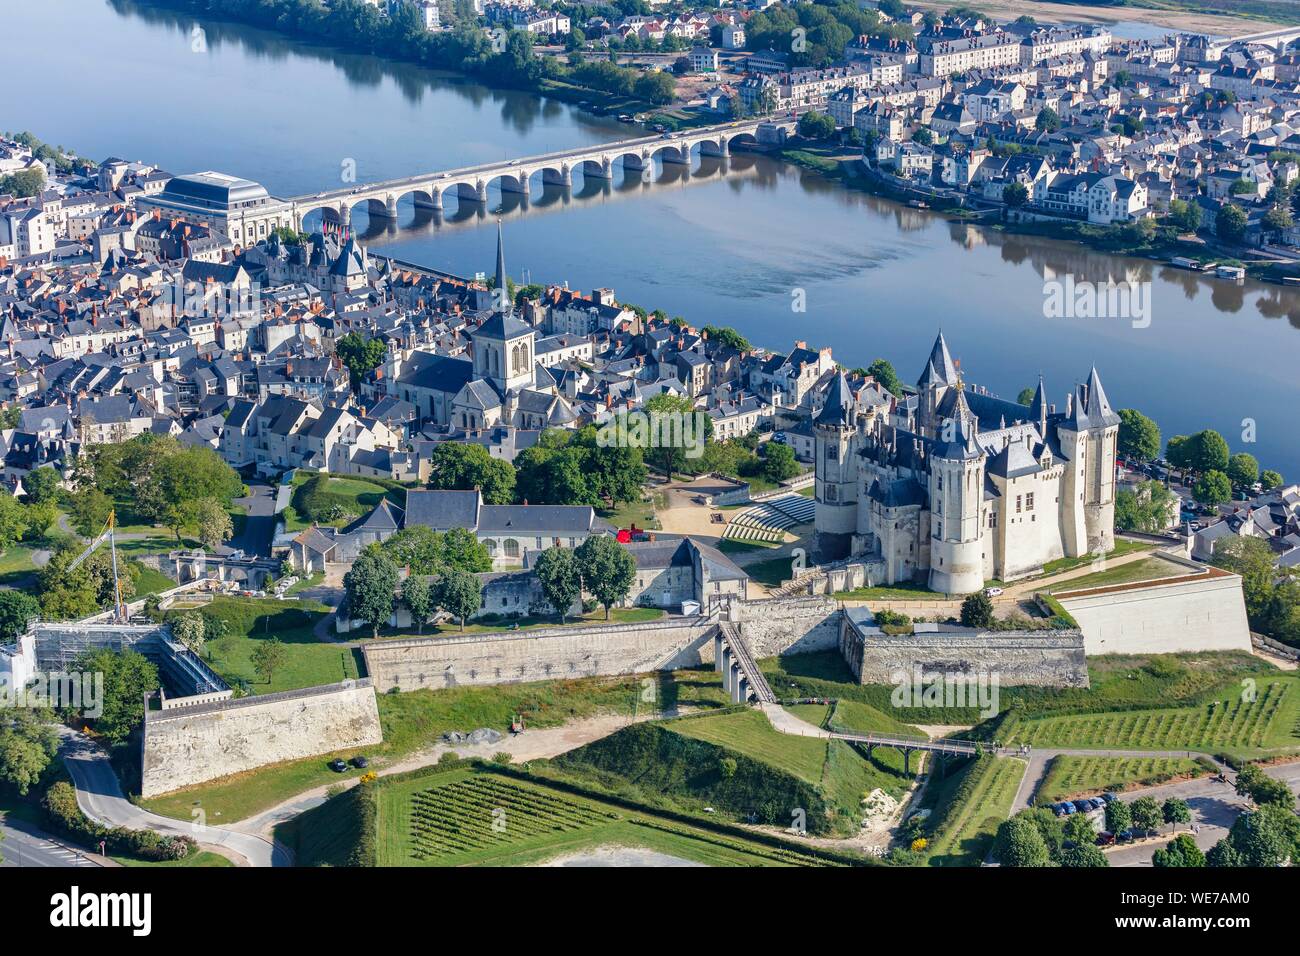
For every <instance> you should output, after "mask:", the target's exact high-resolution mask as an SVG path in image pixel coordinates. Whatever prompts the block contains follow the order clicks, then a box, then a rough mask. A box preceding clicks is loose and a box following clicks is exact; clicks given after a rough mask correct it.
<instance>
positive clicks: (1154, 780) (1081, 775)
mask: <svg viewBox="0 0 1300 956" xmlns="http://www.w3.org/2000/svg"><path fill="white" fill-rule="evenodd" d="M1208 772H1210V771H1209V767H1208V766H1206V765H1204V764H1201V763H1199V762H1198V761H1196V760H1193V759H1189V758H1187V757H1072V756H1060V757H1057V758H1056V759H1054V760H1053V761H1052V764H1051V766H1050V767H1048V768H1047V775H1046V776H1045V777H1044V778H1043V783H1042V785H1041V786H1040V787H1039V789H1038V793H1037V795H1036V798H1035V802H1036V803H1038V804H1043V803H1054V802H1056V801H1058V800H1068V799H1070V798H1071V797H1079V796H1093V795H1096V794H1097V793H1100V792H1101V791H1102V790H1123V789H1124V788H1126V787H1129V786H1153V785H1155V784H1158V783H1164V782H1165V781H1167V780H1172V779H1174V778H1175V777H1182V776H1191V775H1194V774H1203V773H1208Z"/></svg>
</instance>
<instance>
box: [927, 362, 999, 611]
mask: <svg viewBox="0 0 1300 956" xmlns="http://www.w3.org/2000/svg"><path fill="white" fill-rule="evenodd" d="M956 387H957V388H958V389H959V391H958V394H957V400H956V402H955V404H954V407H953V414H952V416H951V417H949V418H946V419H945V420H944V421H943V422H942V423H941V424H940V425H939V428H938V435H937V436H936V439H935V443H934V446H933V450H932V451H931V454H930V589H931V590H933V591H942V592H944V593H946V594H969V593H970V592H972V591H978V590H979V589H980V588H982V587H983V586H984V555H983V551H982V548H983V544H982V542H981V534H982V529H981V527H980V504H981V502H982V501H983V499H984V464H985V461H986V456H985V454H984V450H983V449H982V448H981V447H980V446H979V443H978V442H976V441H975V433H976V429H977V427H978V426H977V425H976V421H975V416H974V415H973V414H971V411H970V408H969V406H967V404H966V396H965V392H964V391H960V389H961V388H962V386H961V383H960V382H958V383H957V385H956Z"/></svg>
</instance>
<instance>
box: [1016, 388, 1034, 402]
mask: <svg viewBox="0 0 1300 956" xmlns="http://www.w3.org/2000/svg"><path fill="white" fill-rule="evenodd" d="M1035 394H1037V390H1036V389H1032V388H1022V389H1021V390H1020V391H1019V392H1018V393H1017V394H1016V404H1017V405H1032V404H1033V403H1034V395H1035Z"/></svg>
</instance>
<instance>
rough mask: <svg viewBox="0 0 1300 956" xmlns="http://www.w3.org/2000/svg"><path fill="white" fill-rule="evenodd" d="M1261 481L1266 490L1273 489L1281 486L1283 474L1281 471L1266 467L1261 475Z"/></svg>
mask: <svg viewBox="0 0 1300 956" xmlns="http://www.w3.org/2000/svg"><path fill="white" fill-rule="evenodd" d="M1259 483H1260V485H1261V486H1262V487H1263V489H1264V490H1265V491H1272V490H1273V489H1274V488H1277V487H1279V486H1281V484H1282V475H1281V473H1280V472H1276V471H1273V470H1272V469H1266V470H1265V471H1264V473H1263V474H1261V475H1260V476H1259Z"/></svg>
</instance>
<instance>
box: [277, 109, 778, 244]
mask: <svg viewBox="0 0 1300 956" xmlns="http://www.w3.org/2000/svg"><path fill="white" fill-rule="evenodd" d="M797 119H798V114H797V112H796V113H792V114H786V115H784V116H782V117H779V118H772V117H767V118H764V119H750V120H736V121H734V122H730V123H721V124H718V125H715V126H702V127H698V128H696V129H690V130H684V131H682V132H680V133H665V134H662V135H653V136H638V137H635V138H633V139H626V140H619V141H617V142H613V143H602V144H598V145H595V146H579V147H575V148H573V149H565V150H560V151H558V152H551V153H544V154H542V155H540V156H527V157H524V158H522V159H515V160H503V161H500V162H492V163H479V164H477V165H474V166H463V167H460V168H457V169H449V170H446V171H444V172H431V173H422V174H419V175H416V176H405V177H402V178H400V179H390V180H385V181H383V182H378V183H369V184H366V185H362V186H353V187H350V188H345V189H333V190H326V191H324V192H319V193H316V194H315V195H309V196H294V197H291V198H289V199H287V200H285V201H286V202H289V203H292V206H293V222H294V227H295V228H297V229H299V230H301V229H302V226H303V222H304V221H305V220H306V218H307V216H309V215H310V214H311V213H313V212H317V211H322V212H323V215H324V216H325V217H326V218H328V219H330V220H331V221H334V222H337V223H341V224H347V223H349V222H350V221H351V217H352V209H353V208H354V207H355V206H357V205H359V204H361V203H366V204H367V210H368V212H369V214H370V216H371V218H372V219H373V218H389V219H396V218H397V203H398V200H400V199H401V198H402V197H404V196H407V195H410V196H412V197H413V198H414V200H415V205H416V206H417V207H422V208H426V209H441V208H442V205H443V197H444V196H445V195H447V194H448V192H451V194H452V195H454V196H456V197H457V201H458V202H465V201H469V202H475V203H482V204H486V202H487V191H488V185H489V184H490V183H492V182H493V181H495V180H498V179H499V180H500V181H501V189H502V191H503V192H509V193H517V194H519V195H520V197H521V198H522V200H523V201H524V202H527V201H528V196H529V181H530V180H531V179H532V177H533V176H534V175H536V174H537V173H541V174H542V182H543V183H544V184H548V185H560V186H566V187H567V186H571V185H572V184H573V171H574V170H575V169H580V170H581V171H582V173H583V175H584V176H588V177H595V178H598V179H607V180H612V179H613V178H614V172H613V170H614V165H615V164H619V163H621V165H622V166H623V169H624V171H625V172H627V171H642V172H644V171H646V170H649V169H650V168H651V167H652V166H653V163H654V160H655V159H656V158H657V157H658V158H660V159H661V160H662V161H663V162H665V163H676V164H683V165H689V163H690V161H691V152H692V150H694V149H695V148H696V147H698V148H699V150H700V153H701V155H704V156H724V157H725V156H729V155H730V154H731V150H732V148H733V147H734V146H736V145H758V144H759V142H760V135H759V130H760V127H768V128H772V129H778V128H779V129H784V130H787V131H789V130H790V129H792V128H793V127H794V126H795V124H796V122H797Z"/></svg>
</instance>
